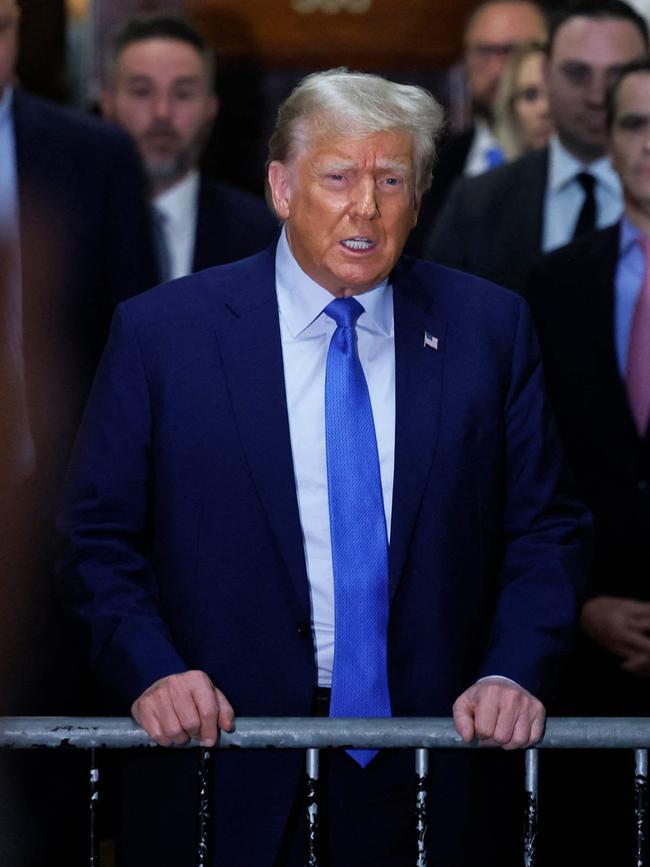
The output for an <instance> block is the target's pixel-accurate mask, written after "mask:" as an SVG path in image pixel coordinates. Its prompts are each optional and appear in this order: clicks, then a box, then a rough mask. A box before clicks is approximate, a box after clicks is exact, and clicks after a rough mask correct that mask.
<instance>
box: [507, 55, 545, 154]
mask: <svg viewBox="0 0 650 867" xmlns="http://www.w3.org/2000/svg"><path fill="white" fill-rule="evenodd" d="M545 59H546V46H545V45H544V44H543V43H541V42H529V43H526V44H525V45H521V46H520V47H519V48H517V49H515V51H514V52H513V53H512V55H511V57H510V58H509V60H508V63H507V65H506V68H505V70H504V73H503V77H502V78H501V82H500V85H499V92H498V94H497V98H496V101H495V134H496V137H497V140H498V141H499V144H500V146H501V148H502V150H503V153H504V156H505V158H506V160H508V161H510V160H515V159H517V157H520V156H521V155H522V154H525V153H526V152H527V151H529V150H535V149H537V148H542V147H544V146H545V145H546V144H547V143H548V140H549V138H550V136H551V133H552V132H553V122H552V120H551V113H550V110H549V103H548V94H547V89H546V81H545V77H544V63H545Z"/></svg>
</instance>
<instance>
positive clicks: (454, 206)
mask: <svg viewBox="0 0 650 867" xmlns="http://www.w3.org/2000/svg"><path fill="white" fill-rule="evenodd" d="M547 177H548V148H544V149H542V150H538V151H531V152H530V153H528V154H524V156H523V157H519V159H517V160H515V161H514V162H511V163H506V164H505V165H502V166H499V167H498V168H496V169H492V171H489V172H484V173H483V174H482V175H478V176H477V177H474V178H465V177H463V178H460V179H459V180H458V181H457V182H456V184H455V185H454V187H453V189H452V190H451V193H450V194H449V196H448V198H447V199H446V201H445V204H444V207H443V208H442V210H441V211H440V215H439V217H438V219H437V220H436V223H435V225H434V227H433V230H432V232H431V235H430V237H429V239H428V241H427V242H426V243H425V246H424V253H425V255H426V256H427V257H428V258H431V259H434V260H435V261H436V262H441V263H442V264H444V265H449V266H451V267H452V268H462V269H463V270H464V271H469V272H470V273H472V274H477V275H478V276H480V277H485V278H487V279H488V280H493V281H494V282H495V283H499V284H500V285H501V286H507V287H508V288H509V289H514V290H515V291H517V292H522V291H523V290H524V289H525V288H526V284H527V280H528V275H529V273H530V270H531V268H532V267H533V265H534V264H535V263H536V262H537V261H538V260H539V258H540V256H541V254H542V231H543V223H544V197H545V194H546V181H547Z"/></svg>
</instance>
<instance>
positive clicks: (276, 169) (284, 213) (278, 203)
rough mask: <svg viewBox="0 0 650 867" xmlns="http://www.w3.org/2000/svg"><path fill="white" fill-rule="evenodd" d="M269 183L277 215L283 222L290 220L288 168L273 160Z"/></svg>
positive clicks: (269, 170) (270, 167) (269, 171)
mask: <svg viewBox="0 0 650 867" xmlns="http://www.w3.org/2000/svg"><path fill="white" fill-rule="evenodd" d="M268 181H269V189H270V190H271V200H272V202H273V209H274V210H275V213H276V214H277V215H278V217H279V218H280V219H281V220H288V219H289V214H290V212H291V207H290V205H291V183H290V176H289V168H288V166H286V165H285V164H284V163H281V162H279V161H278V160H273V162H272V163H270V165H269V169H268Z"/></svg>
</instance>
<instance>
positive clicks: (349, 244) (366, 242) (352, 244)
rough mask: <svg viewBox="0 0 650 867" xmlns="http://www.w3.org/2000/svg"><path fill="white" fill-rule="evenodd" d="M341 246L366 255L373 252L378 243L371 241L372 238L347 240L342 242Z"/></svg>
mask: <svg viewBox="0 0 650 867" xmlns="http://www.w3.org/2000/svg"><path fill="white" fill-rule="evenodd" d="M340 243H341V246H343V247H345V249H346V250H352V252H354V253H365V252H367V251H368V250H372V249H373V248H374V247H376V246H377V245H376V243H375V242H374V241H371V240H370V238H360V237H359V238H346V239H345V240H344V241H341V242H340Z"/></svg>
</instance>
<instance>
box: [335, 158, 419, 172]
mask: <svg viewBox="0 0 650 867" xmlns="http://www.w3.org/2000/svg"><path fill="white" fill-rule="evenodd" d="M358 168H359V164H358V163H355V162H346V161H341V162H327V163H322V164H321V165H320V166H319V169H320V171H323V172H349V171H354V170H355V169H358ZM376 168H377V170H378V171H380V172H402V173H404V174H407V173H408V172H409V166H408V165H407V164H406V163H401V162H398V161H397V160H386V161H382V162H380V163H378V164H377V167H376Z"/></svg>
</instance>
